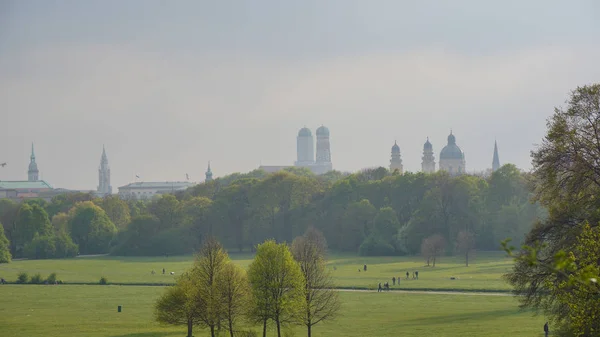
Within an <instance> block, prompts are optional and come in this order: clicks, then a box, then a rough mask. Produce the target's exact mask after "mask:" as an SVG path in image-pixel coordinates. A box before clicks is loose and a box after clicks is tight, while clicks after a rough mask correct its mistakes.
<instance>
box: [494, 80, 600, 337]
mask: <svg viewBox="0 0 600 337" xmlns="http://www.w3.org/2000/svg"><path fill="white" fill-rule="evenodd" d="M599 130H600V84H594V85H590V86H584V87H579V88H577V89H576V90H574V91H573V92H572V94H571V97H570V99H569V101H568V102H567V106H566V107H565V108H557V109H555V112H554V115H553V116H552V117H551V118H550V119H549V120H548V131H547V134H546V136H545V137H544V140H543V141H542V143H541V144H540V145H539V147H538V148H537V149H536V150H535V151H533V152H532V157H533V165H534V171H533V174H532V175H533V177H532V179H531V181H532V184H533V187H534V189H535V197H536V200H537V201H538V202H539V203H540V204H541V205H543V206H544V208H545V209H547V214H543V215H542V216H541V219H540V221H539V222H537V224H536V225H535V226H534V228H533V229H532V230H531V231H530V232H529V233H528V235H527V237H526V239H525V244H526V245H527V247H525V248H526V249H524V250H523V251H522V253H521V254H518V255H517V262H516V264H515V267H514V270H513V271H512V273H510V274H509V275H507V279H508V281H509V282H510V283H511V284H512V285H513V286H514V288H515V292H516V293H517V294H519V295H522V296H521V297H519V298H520V300H521V301H522V304H523V306H526V307H534V308H538V309H543V310H544V311H545V313H546V314H547V315H549V316H550V317H552V318H553V319H554V321H555V324H556V325H557V326H558V327H559V330H561V331H562V332H561V334H564V335H577V336H591V335H597V333H598V331H597V330H595V332H594V333H589V331H590V330H588V329H587V327H586V324H583V325H582V322H583V321H588V322H598V317H597V316H594V315H596V314H597V313H598V312H599V308H598V306H599V305H600V300H599V297H598V292H595V293H594V292H589V291H588V290H589V289H587V287H588V286H587V285H586V283H589V282H591V281H590V279H588V280H582V279H581V277H580V276H581V275H580V272H581V271H582V270H584V269H585V268H587V267H588V266H590V265H592V264H595V265H596V268H597V265H598V261H599V260H598V256H597V255H594V254H596V253H597V249H596V250H594V249H592V248H593V247H592V246H596V247H597V241H596V242H595V243H594V244H592V246H590V242H591V240H590V238H592V237H597V236H598V234H597V233H596V232H597V230H596V229H595V228H597V227H598V224H599V221H600V199H599V198H598V192H600V165H599V163H600V146H598V144H600V133H599ZM508 177H509V175H508V174H506V175H505V176H501V177H494V178H493V179H492V181H493V182H500V184H501V185H502V186H504V187H500V186H494V190H495V191H496V193H495V198H500V199H498V200H504V201H505V202H504V204H503V205H502V206H501V207H498V208H497V209H496V211H497V212H498V213H499V216H498V217H497V219H496V220H497V221H499V223H498V224H497V226H496V228H495V230H496V231H500V230H502V231H507V232H508V233H510V232H514V231H520V230H522V228H520V227H519V226H520V225H519V224H518V222H519V220H520V219H523V218H532V217H533V214H532V213H531V212H532V210H528V209H522V207H523V204H522V202H521V201H520V200H519V199H517V195H515V194H518V193H515V192H514V191H515V190H517V191H518V190H519V189H520V188H521V187H519V186H518V185H517V186H513V185H510V184H506V182H502V180H505V179H507V178H508ZM511 180H514V179H511ZM506 200H510V201H509V202H508V203H507V202H506ZM586 224H589V226H590V228H589V229H586V228H587V225H586ZM582 247H584V248H582ZM565 254H573V256H574V258H573V259H572V261H571V262H572V263H560V264H556V263H555V262H556V261H561V260H563V259H561V258H560V257H561V256H564V255H565ZM591 261H593V262H594V263H590V262H591ZM566 265H567V266H572V268H566V267H565V266H566ZM596 275H598V274H597V273H596ZM569 279H578V280H580V281H581V283H577V284H572V283H569V284H568V286H566V285H565V281H567V280H569ZM596 281H597V280H596ZM586 297H587V299H586Z"/></svg>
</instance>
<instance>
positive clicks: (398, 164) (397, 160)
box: [390, 141, 403, 174]
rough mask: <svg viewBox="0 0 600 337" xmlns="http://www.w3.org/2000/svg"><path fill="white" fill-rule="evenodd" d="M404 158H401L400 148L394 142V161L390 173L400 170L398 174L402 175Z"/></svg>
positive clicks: (391, 161)
mask: <svg viewBox="0 0 600 337" xmlns="http://www.w3.org/2000/svg"><path fill="white" fill-rule="evenodd" d="M402 169H403V167H402V157H401V156H400V146H398V143H396V142H395V141H394V146H392V159H391V160H390V172H392V173H393V172H394V171H396V170H398V173H400V174H402Z"/></svg>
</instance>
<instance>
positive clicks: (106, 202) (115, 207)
mask: <svg viewBox="0 0 600 337" xmlns="http://www.w3.org/2000/svg"><path fill="white" fill-rule="evenodd" d="M98 206H100V207H101V208H102V209H103V210H104V212H106V215H108V218H109V219H110V221H112V222H113V223H114V224H115V226H117V228H119V229H120V228H124V227H125V226H126V225H127V224H128V223H129V221H131V214H130V213H129V206H128V205H127V202H125V200H123V199H121V198H120V197H119V196H118V195H109V196H106V197H104V198H103V199H99V202H98Z"/></svg>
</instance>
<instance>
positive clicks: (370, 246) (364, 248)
mask: <svg viewBox="0 0 600 337" xmlns="http://www.w3.org/2000/svg"><path fill="white" fill-rule="evenodd" d="M395 252H396V250H395V249H394V246H392V245H390V244H389V243H387V242H384V241H381V240H378V239H376V238H373V237H369V238H367V239H366V240H365V241H364V242H363V243H362V244H361V245H360V247H359V248H358V254H359V255H362V256H390V255H394V254H395Z"/></svg>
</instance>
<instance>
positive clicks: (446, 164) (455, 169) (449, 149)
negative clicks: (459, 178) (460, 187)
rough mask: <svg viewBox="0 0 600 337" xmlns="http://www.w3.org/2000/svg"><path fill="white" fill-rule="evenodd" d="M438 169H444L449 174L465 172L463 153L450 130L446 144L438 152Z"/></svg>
mask: <svg viewBox="0 0 600 337" xmlns="http://www.w3.org/2000/svg"><path fill="white" fill-rule="evenodd" d="M440 171H446V172H448V173H450V174H451V175H459V174H464V173H465V172H466V162H465V154H464V152H463V151H462V150H461V148H460V147H458V145H456V137H454V135H453V134H452V131H450V135H449V136H448V145H446V146H444V148H443V149H442V151H441V152H440Z"/></svg>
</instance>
